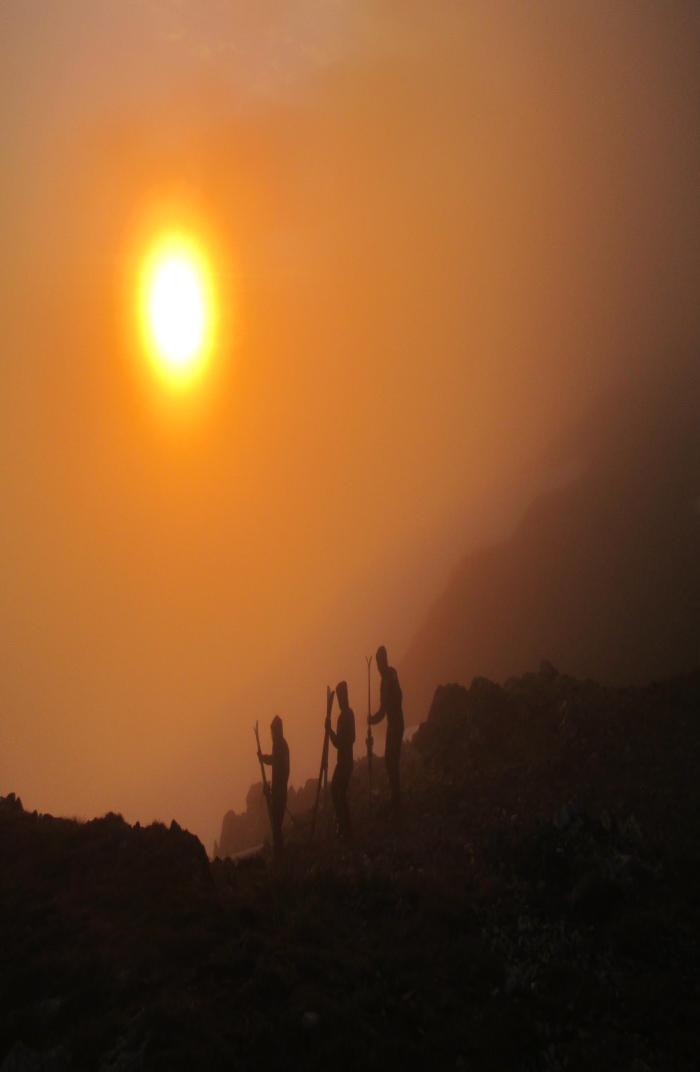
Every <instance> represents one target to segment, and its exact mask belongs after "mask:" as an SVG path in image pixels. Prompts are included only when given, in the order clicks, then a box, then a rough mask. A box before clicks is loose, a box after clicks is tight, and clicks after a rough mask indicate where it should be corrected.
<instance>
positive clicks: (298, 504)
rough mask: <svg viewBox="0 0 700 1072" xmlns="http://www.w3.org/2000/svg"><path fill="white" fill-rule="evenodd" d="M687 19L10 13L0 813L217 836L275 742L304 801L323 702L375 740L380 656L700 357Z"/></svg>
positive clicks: (141, 8) (5, 95)
mask: <svg viewBox="0 0 700 1072" xmlns="http://www.w3.org/2000/svg"><path fill="white" fill-rule="evenodd" d="M699 30H700V12H699V10H698V7H697V5H696V4H695V3H693V2H692V0H688V2H676V3H673V2H667V3H645V2H638V0H634V2H632V0H630V2H623V0H617V2H610V3H596V4H589V3H588V2H585V0H581V2H573V0H571V2H561V0H542V2H539V3H521V2H516V0H513V2H512V3H508V2H506V0H504V2H502V3H499V4H493V3H490V2H486V0H484V2H478V0H472V2H470V3H468V4H458V3H452V2H447V0H444V2H435V3H430V4H427V3H424V2H422V0H421V2H418V0H415V2H412V0H402V2H394V0H373V2H369V0H367V2H362V0H354V2H351V0H334V2H331V0H327V2H323V0H287V2H284V3H283V2H264V0H260V2H256V3H255V4H252V3H248V2H245V0H238V2H235V0H234V2H229V3H223V2H221V3H219V2H214V0H212V2H210V3H205V2H202V0H197V2H195V0H179V2H175V0H172V2H166V0H158V2H155V0H154V2H150V3H149V2H147V0H142V2H139V3H136V2H127V0H123V2H116V0H115V2H112V3H110V2H107V0H103V2H95V0H84V2H74V0H72V2H71V0H63V2H62V3H61V4H42V5H38V4H27V3H25V2H20V0H16V2H12V0H10V2H8V0H6V2H5V3H4V4H3V5H2V12H1V13H0V123H1V124H2V135H3V165H2V169H1V171H0V213H1V224H2V236H3V242H2V252H0V282H1V284H2V285H1V287H0V313H1V314H2V323H3V329H4V330H3V347H2V356H1V357H0V377H1V380H0V491H1V494H2V504H3V521H2V526H1V528H0V538H1V541H2V543H1V547H2V559H1V561H2V565H1V569H2V576H1V588H0V629H1V630H2V637H3V642H2V647H1V648H0V651H1V654H0V660H1V664H0V712H1V714H0V792H7V791H10V790H14V791H16V792H18V793H19V794H20V795H21V796H22V798H23V800H24V802H25V805H26V806H29V807H32V808H34V807H36V808H39V809H41V810H50V811H54V812H57V813H63V814H78V815H85V816H87V815H93V814H96V813H101V812H104V811H106V810H108V809H114V810H117V811H121V812H123V814H124V815H125V817H126V818H128V819H130V820H135V819H137V818H138V819H140V820H142V821H150V820H151V819H152V818H155V817H158V818H162V819H165V820H168V821H169V820H170V819H171V818H173V817H176V818H177V819H178V821H180V822H182V823H183V824H186V825H188V826H189V827H190V828H191V829H193V830H195V832H197V833H198V834H200V835H201V836H202V837H203V838H205V839H206V842H207V845H208V847H210V846H211V841H212V838H213V836H214V835H215V834H216V833H217V832H218V828H219V824H220V820H221V816H222V814H223V812H224V811H225V810H226V809H227V808H228V807H231V806H234V807H237V808H238V807H240V805H241V804H242V801H243V798H244V795H245V792H246V790H247V788H248V785H249V784H250V783H251V781H253V780H254V779H255V778H256V776H257V764H256V758H255V751H254V746H253V735H252V725H253V723H254V722H255V720H256V719H260V721H261V722H262V723H263V724H264V725H265V726H267V724H268V723H269V721H270V719H271V717H272V715H273V714H275V713H277V712H279V713H280V714H282V716H283V717H284V719H285V727H286V734H287V738H288V740H289V743H290V748H291V750H292V782H293V783H294V784H299V783H300V782H301V781H303V780H304V779H305V778H306V777H308V776H310V775H311V774H312V773H315V768H316V765H317V761H318V756H317V753H318V752H319V751H320V744H321V733H322V723H323V714H324V702H325V687H326V684H327V683H329V682H330V683H331V684H334V683H335V682H336V681H337V680H338V679H339V678H341V677H346V678H347V679H348V681H349V683H350V690H351V702H353V701H354V706H355V708H356V711H357V713H358V714H362V715H364V713H365V703H366V701H365V689H364V673H365V664H364V656H365V654H366V653H368V652H369V651H373V650H374V648H375V647H376V645H377V644H378V643H380V642H385V643H386V644H387V645H388V647H389V651H390V655H392V657H394V658H395V659H399V658H400V656H401V652H402V650H403V649H404V648H405V647H406V646H407V645H408V643H409V641H410V639H411V637H412V636H413V634H414V633H415V632H416V630H417V628H418V625H419V623H420V621H421V617H422V615H423V614H424V612H425V610H426V608H427V607H428V605H429V604H430V602H431V600H432V599H433V598H434V596H435V595H436V594H437V593H438V592H439V591H440V588H441V586H442V585H443V584H444V582H445V578H446V577H447V575H448V573H449V570H450V569H451V567H452V565H453V563H454V562H456V561H457V560H458V559H459V558H460V557H461V555H462V554H463V553H464V551H465V550H466V549H467V548H468V547H470V546H474V545H476V544H477V543H479V542H481V541H483V540H485V539H489V538H491V537H492V536H494V535H497V534H503V533H506V532H507V531H508V530H509V528H510V527H511V526H512V525H513V524H514V522H515V520H516V519H517V518H518V516H519V515H520V513H521V511H522V509H523V508H524V506H525V505H526V504H527V502H528V501H529V500H530V499H531V497H532V496H533V495H534V494H535V493H536V492H537V491H538V490H540V489H541V488H543V487H545V486H548V485H550V484H552V483H554V482H556V481H560V480H563V479H565V478H566V475H567V473H568V472H569V469H570V467H571V465H572V464H573V465H575V464H576V462H577V459H576V457H575V452H574V454H573V455H572V456H569V457H566V458H559V457H557V454H556V451H555V450H554V449H553V444H556V443H557V442H560V441H561V438H562V435H563V434H564V433H565V432H566V430H567V429H568V428H570V427H575V426H576V424H577V422H578V421H579V420H581V419H582V417H583V416H584V415H585V413H586V412H587V410H588V409H589V408H590V407H591V405H593V404H594V403H595V400H596V399H597V398H599V397H603V396H604V395H605V393H606V391H608V390H609V389H610V388H611V387H613V386H615V387H619V386H620V384H622V385H624V383H625V382H626V381H628V380H635V381H636V380H638V379H639V378H640V377H644V376H645V375H646V374H647V372H648V371H649V369H651V368H653V367H656V369H657V371H658V366H659V365H660V364H661V365H663V364H664V363H669V364H672V363H673V360H674V354H675V353H676V352H677V351H680V350H685V351H687V347H688V345H689V344H694V343H695V342H696V341H697V338H698V334H699V333H698V301H697V293H698V278H699V273H698V240H697V239H698V198H697V183H698V175H699V174H700V167H699V165H700V147H699V140H698V130H699V129H700V126H699V125H698V118H699V115H698V112H699V110H700V106H699V101H700V75H699V74H698V69H697V56H698V44H699ZM171 221H172V222H175V223H176V224H183V225H185V226H187V227H189V228H191V229H192V230H193V231H195V232H196V233H197V234H198V235H199V236H201V239H202V241H203V242H204V243H205V244H206V246H207V248H208V249H209V250H210V253H211V257H212V260H213V264H214V266H215V270H216V272H217V279H218V288H219V297H220V301H221V306H222V323H221V330H220V335H219V345H218V347H217V351H216V353H215V355H214V361H213V364H212V369H211V376H210V377H208V379H207V381H206V383H204V384H202V385H201V389H198V390H195V391H193V392H191V393H190V394H187V395H182V396H179V397H177V398H175V399H174V398H172V397H169V396H168V395H167V392H164V391H163V389H162V386H161V385H159V384H158V382H157V381H156V380H155V379H154V378H153V377H152V375H151V374H150V370H149V369H148V367H147V365H146V362H145V358H144V355H143V353H142V352H141V349H140V347H139V340H138V336H137V330H136V288H137V276H138V270H139V263H140V258H141V257H142V256H143V254H144V252H145V250H146V248H147V246H148V243H149V242H150V241H151V240H152V239H153V238H154V237H155V235H156V233H157V232H158V229H159V228H160V227H162V226H167V225H169V224H170V222H171ZM436 684H437V682H436ZM375 691H376V684H375ZM406 713H407V721H408V722H409V723H412V722H417V721H419V720H420V719H421V718H423V717H424V715H425V711H422V710H420V711H419V710H414V709H412V707H411V697H410V696H407V697H406ZM266 732H267V731H266Z"/></svg>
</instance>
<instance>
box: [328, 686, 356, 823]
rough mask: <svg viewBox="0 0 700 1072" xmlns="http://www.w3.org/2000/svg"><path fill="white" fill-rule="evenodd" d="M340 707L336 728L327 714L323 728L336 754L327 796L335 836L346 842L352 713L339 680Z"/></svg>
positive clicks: (352, 725) (353, 739) (353, 718)
mask: <svg viewBox="0 0 700 1072" xmlns="http://www.w3.org/2000/svg"><path fill="white" fill-rule="evenodd" d="M335 694H336V696H337V697H338V703H339V704H340V714H339V715H338V725H337V727H336V729H335V731H334V730H333V727H332V726H331V720H330V715H329V716H328V717H327V718H326V729H327V730H328V736H329V737H330V740H331V744H332V745H333V747H334V748H335V749H336V751H337V753H338V758H337V760H336V764H335V771H334V772H333V780H332V781H331V796H332V797H333V807H334V808H335V815H336V819H337V822H338V837H339V838H340V840H341V841H350V839H351V836H352V832H351V827H350V809H349V807H348V787H349V785H350V778H351V776H352V768H353V754H352V750H353V745H354V744H355V713H354V711H353V710H352V708H351V707H350V704H349V702H348V684H347V681H340V682H339V683H338V685H337V686H336V689H335Z"/></svg>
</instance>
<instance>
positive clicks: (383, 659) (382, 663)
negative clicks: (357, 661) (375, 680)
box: [377, 644, 389, 674]
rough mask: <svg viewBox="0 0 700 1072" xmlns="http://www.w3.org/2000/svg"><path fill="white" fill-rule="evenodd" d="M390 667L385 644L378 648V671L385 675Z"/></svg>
mask: <svg viewBox="0 0 700 1072" xmlns="http://www.w3.org/2000/svg"><path fill="white" fill-rule="evenodd" d="M388 665H389V658H388V656H387V653H386V648H385V647H384V645H383V644H380V645H379V647H378V648H377V670H378V671H379V673H380V674H383V673H384V671H385V670H386V668H387V666H388Z"/></svg>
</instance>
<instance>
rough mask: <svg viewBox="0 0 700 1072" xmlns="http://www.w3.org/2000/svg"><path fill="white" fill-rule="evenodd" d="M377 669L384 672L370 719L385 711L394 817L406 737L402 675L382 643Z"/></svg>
mask: <svg viewBox="0 0 700 1072" xmlns="http://www.w3.org/2000/svg"><path fill="white" fill-rule="evenodd" d="M377 669H378V670H379V673H380V675H381V679H382V681H381V689H380V693H379V710H378V711H377V713H376V714H374V715H371V716H370V717H369V719H368V721H369V723H370V725H372V726H376V725H377V723H378V722H381V721H382V719H383V718H384V716H385V715H386V746H385V748H384V763H385V765H386V772H387V775H388V776H389V790H390V792H391V809H392V812H393V814H394V819H395V821H397V822H398V820H399V817H400V814H401V786H400V782H399V760H400V758H401V742H402V741H403V693H402V692H401V686H400V685H399V675H398V674H397V673H396V671H395V670H394V668H393V666H389V660H388V658H387V654H386V648H385V647H384V645H383V644H382V645H381V647H379V648H377Z"/></svg>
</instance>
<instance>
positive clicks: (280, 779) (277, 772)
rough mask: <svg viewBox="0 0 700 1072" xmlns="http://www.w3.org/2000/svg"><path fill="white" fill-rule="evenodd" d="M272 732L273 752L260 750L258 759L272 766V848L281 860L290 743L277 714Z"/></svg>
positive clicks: (275, 856) (278, 859) (273, 721)
mask: <svg viewBox="0 0 700 1072" xmlns="http://www.w3.org/2000/svg"><path fill="white" fill-rule="evenodd" d="M270 730H271V733H272V752H271V753H270V754H269V755H263V753H262V752H260V751H259V752H258V759H259V760H260V762H261V763H266V764H267V765H268V766H269V767H272V788H271V790H270V825H271V826H272V849H273V854H274V858H275V860H276V861H277V862H279V861H280V860H281V859H282V857H283V855H284V839H283V836H282V824H283V822H284V813H285V810H286V807H287V783H288V781H289V745H288V744H287V742H286V741H285V739H284V732H283V727H282V719H281V718H280V717H279V715H275V717H274V718H273V720H272V723H271V725H270Z"/></svg>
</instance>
